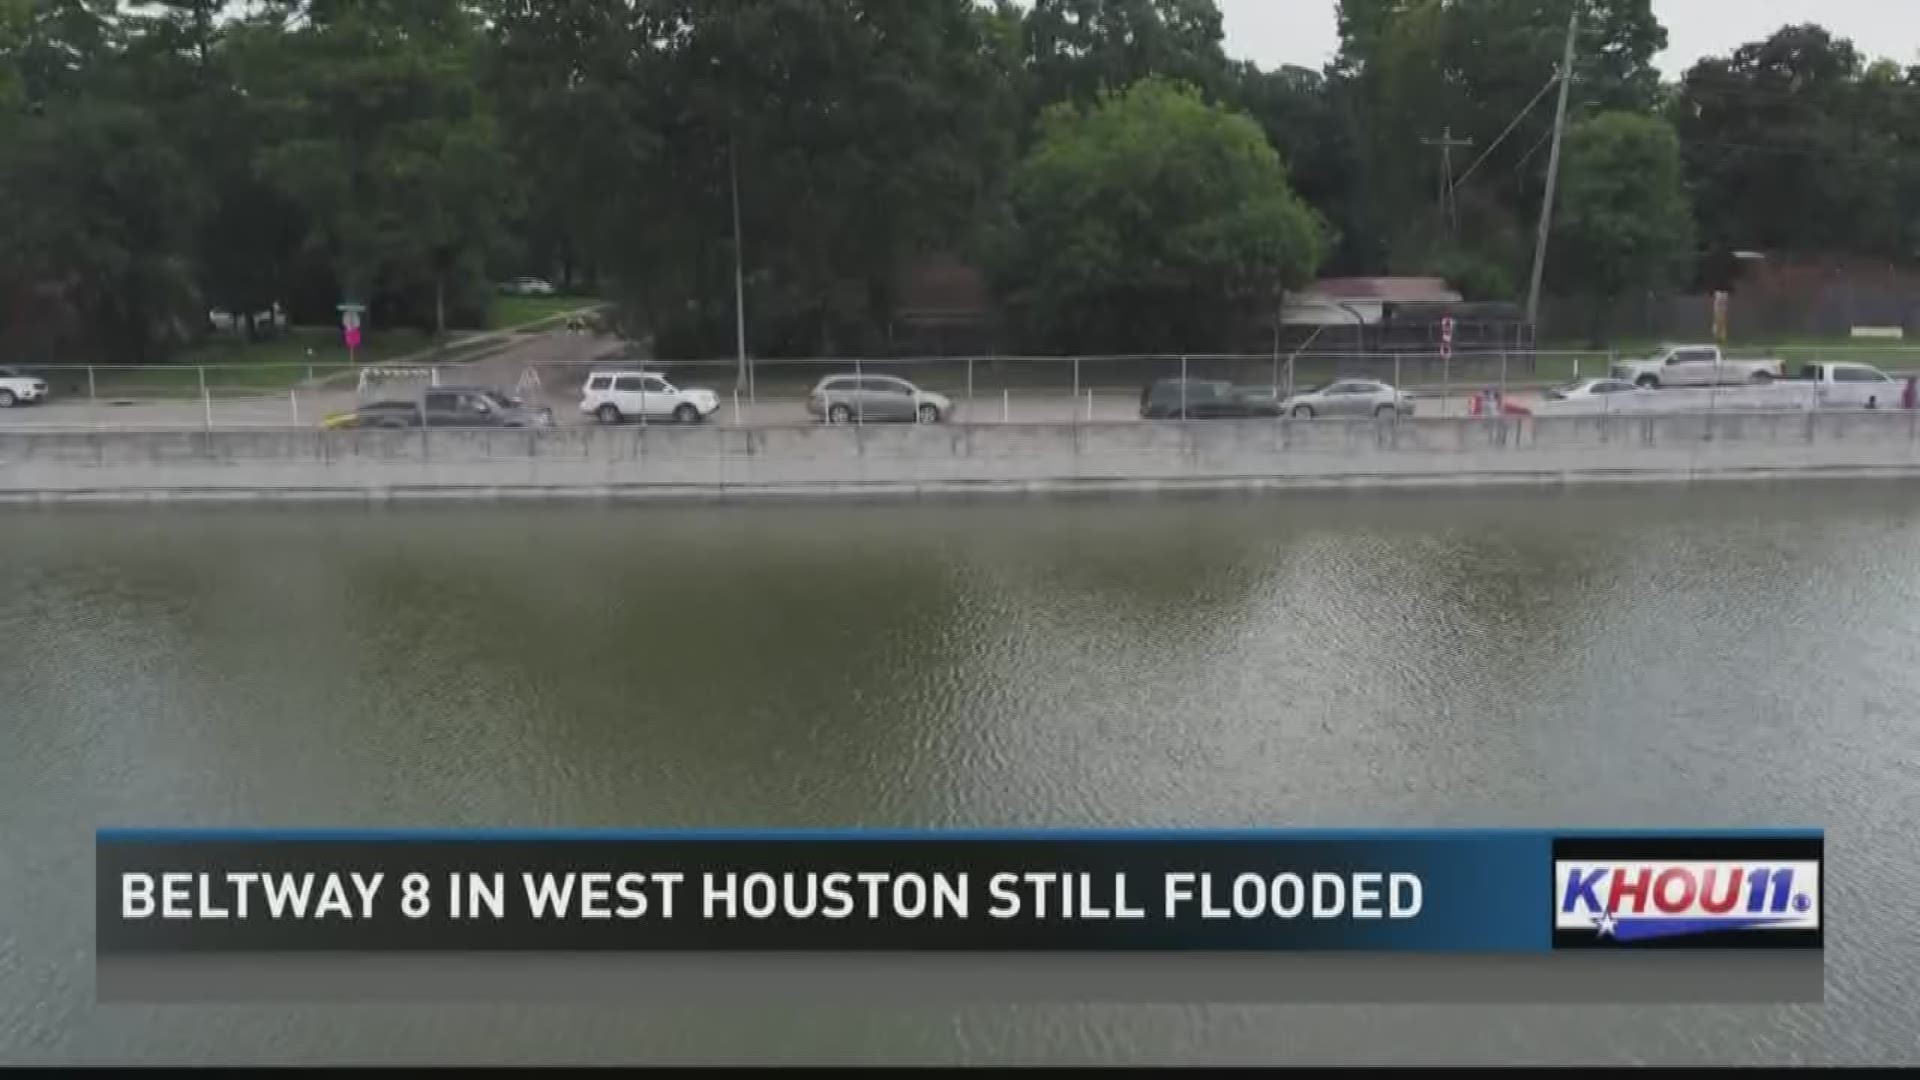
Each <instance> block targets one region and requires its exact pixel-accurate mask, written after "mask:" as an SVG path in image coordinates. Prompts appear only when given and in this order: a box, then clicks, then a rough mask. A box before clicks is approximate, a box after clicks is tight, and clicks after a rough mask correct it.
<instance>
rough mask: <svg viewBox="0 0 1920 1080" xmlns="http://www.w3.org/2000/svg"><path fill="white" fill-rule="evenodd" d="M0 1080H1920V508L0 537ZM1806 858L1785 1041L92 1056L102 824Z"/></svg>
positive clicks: (1478, 498)
mask: <svg viewBox="0 0 1920 1080" xmlns="http://www.w3.org/2000/svg"><path fill="white" fill-rule="evenodd" d="M0 551H4V554H5V560H4V566H5V569H6V573H5V574H4V575H0V737H3V738H4V749H3V750H0V828H4V836H5V839H4V842H0V843H3V846H0V912H4V916H5V917H4V918H0V1060H7V1061H15V1062H19V1061H29V1062H62V1061H125V1060H146V1061H165V1062H185V1063H191V1062H208V1063H227V1062H231V1063H246V1062H312V1061H354V1062H371V1061H417V1062H426V1061H436V1060H447V1061H478V1060H505V1061H514V1062H538V1061H556V1062H601V1061H608V1062H612V1061H627V1060H633V1061H690V1062H699V1061H723V1060H743V1059H744V1060H750V1061H779V1060H787V1061H824V1062H838V1061H857V1062H880V1061H902V1062H1042V1063H1047V1062H1095V1061H1111V1062H1185V1061H1194V1062H1199V1061H1208V1062H1267V1061H1272V1062H1381V1063H1387V1062H1402V1061H1458V1062H1494V1061H1524V1062H1542V1063H1553V1062H1575V1061H1583V1062H1584V1061H1592V1062H1668V1061H1671V1062H1681V1063H1687V1062H1766V1061H1776V1062H1779V1061H1791V1062H1802V1061H1804V1062H1847V1063H1916V1062H1920V934H1916V933H1915V932H1914V930H1913V929H1912V927H1913V926H1914V907H1915V901H1914V900H1913V898H1914V897H1915V896H1920V710H1916V708H1915V702H1916V700H1917V698H1920V489H1916V488H1913V487H1908V486H1902V485H1896V484H1879V485H1867V486H1858V487H1812V486H1803V487H1772V488H1730V487H1722V488H1714V489H1701V490H1683V489H1677V488H1673V489H1668V488H1662V489H1647V490H1611V491H1585V492H1575V493H1565V494H1559V493H1522V494H1481V495H1465V494H1419V495H1410V494H1409V495H1403V494H1396V495H1367V496H1364V497H1361V496H1345V497H1342V496H1330V497H1289V498H1262V499H1240V498H1228V499H1178V500H1173V499H1169V500H1140V501H1112V502H1109V501H1083V502H1072V501H1068V502H1032V503H1027V502H1020V503H1006V502H1002V503H980V504H972V505H944V506H938V507H934V506H815V505H806V506H792V505H786V506H759V507H742V508H725V509H722V508H693V507H677V508H595V507H570V508H561V507H550V506H542V507H462V508H416V509H405V510H386V511H365V510H359V509H345V508H303V509H290V508H280V509H227V510H208V509H192V510H189V509H156V510H148V509H140V510H124V511H123V510H100V511H64V510H63V511H59V512H38V511H11V512H7V513H4V514H0ZM103 824H105V825H110V824H178V825H220V824H235V825H289V826H297V825H373V824H390V825H468V826H491V825H527V826H535V825H581V826H612V825H706V826H728V825H736V826H738V825H882V824H884V825H987V826H992V825H1009V826H1020V825H1272V826H1292V825H1323V826H1369V825H1475V824H1478V825H1536V826H1539V825H1624V826H1635V825H1641V826H1662V825H1705V826H1719V825H1728V826H1736V825H1753V826H1765V825H1816V826H1824V827H1825V828H1826V829H1827V830H1828V849H1829V853H1830V855H1829V857H1830V860H1831V863H1832V865H1831V867H1830V869H1829V877H1828V907H1829V910H1830V911H1831V913H1832V921H1831V930H1830V934H1829V942H1830V946H1829V953H1828V958H1827V972H1828V974H1827V994H1826V1002H1825V1004H1824V1005H1822V1006H1795V1007H1785V1006H1781V1007H1737V1008H1736V1007H1726V1008H1710V1007H1686V1008H1677V1007H1671V1006H1662V1007H1658V1008H1653V1007H1647V1008H1634V1007H1625V1006H1621V1007H1612V1008H1593V1007H1590V1006H1588V1007H1580V1008H1572V1007H1547V1006H1540V1007H1533V1008H1522V1009H1514V1008H1493V1007H1484V1006H1474V1007H1468V1006H1458V1007H1444V1006H1429V1007H1401V1006H1396V1007H1357V1006H1340V1007H1332V1006H1328V1007H1308V1006H1285V1007H1281V1006H1275V1007H1214V1006H1205V1005H1194V1006H1189V1007H1164V1008H1150V1007H1122V1006H1102V1007H1092V1006H1088V1007H1066V1006H1062V1007H1058V1008H1031V1007H1022V1008H1019V1009H1011V1008H1008V1009H996V1008H989V1007H982V1008H976V1009H966V1010H951V1011H949V1010H938V1009H918V1010H906V1009H903V1010H899V1011H893V1012H888V1011H873V1010H853V1009H846V1010H837V1009H834V1008H832V1007H829V1006H824V1005H823V1006H820V1007H818V1008H811V1009H800V1008H796V1009H793V1010H788V1011H763V1010H754V1011H748V1010H737V1011H720V1010H704V1009H703V1010H696V1009H688V1010H685V1011H681V1012H673V1013H662V1012H660V1011H657V1010H643V1009H640V1008H637V1007H635V1006H633V1005H632V1004H630V1003H622V1004H618V1005H608V1006H606V1007H604V1008H600V1009H583V1008H579V1007H575V1006H565V1007H562V1006H548V1007H540V1006H508V1005H499V1006H484V1007H483V1006H461V1007H436V1006H424V1005H423V1006H419V1007H407V1008H395V1007H390V1006H381V1007H378V1008H374V1007H368V1008H364V1009H363V1008H354V1007H340V1006H329V1007H311V1008H302V1007H293V1006H280V1005H274V1006H265V1005H263V1006H257V1007H245V1006H231V1007H188V1006H169V1007H127V1006H99V1005H96V1004H95V1003H94V1000H93V985H92V970H93V969H92V953H91V949H92V926H91V896H92V870H91V853H92V849H91V839H92V837H91V831H92V829H93V828H94V827H96V826H97V825H103Z"/></svg>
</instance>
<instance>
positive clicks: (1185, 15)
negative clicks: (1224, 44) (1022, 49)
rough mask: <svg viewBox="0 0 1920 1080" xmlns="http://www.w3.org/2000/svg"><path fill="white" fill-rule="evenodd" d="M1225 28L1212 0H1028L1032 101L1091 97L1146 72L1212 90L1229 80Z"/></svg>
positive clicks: (1037, 106)
mask: <svg viewBox="0 0 1920 1080" xmlns="http://www.w3.org/2000/svg"><path fill="white" fill-rule="evenodd" d="M1223 33H1224V32H1223V30H1222V23H1221V17H1220V9H1219V7H1218V6H1217V5H1216V4H1215V3H1214V0H1034V3H1033V7H1032V8H1031V10H1029V12H1028V13H1027V18H1026V26H1025V38H1026V49H1027V62H1028V65H1029V69H1030V71H1031V72H1032V77H1033V86H1032V89H1033V93H1034V98H1033V106H1034V108H1035V109H1036V110H1038V109H1042V108H1045V107H1046V106H1048V105H1052V104H1055V103H1057V102H1062V101H1070V102H1075V103H1078V104H1091V103H1093V102H1094V101H1096V100H1098V98H1099V96H1100V95H1101V94H1102V93H1105V92H1108V91H1116V90H1121V89H1124V88H1126V87H1127V86H1130V85H1132V84H1133V83H1134V82H1136V81H1138V80H1140V79H1143V78H1146V77H1147V76H1149V75H1163V76H1167V77H1169V78H1173V79H1178V80H1180V81H1183V82H1186V83H1189V84H1191V85H1193V86H1196V87H1199V88H1200V89H1201V90H1202V91H1203V92H1204V93H1206V94H1207V95H1209V96H1216V95H1218V94H1220V93H1222V92H1223V91H1225V90H1226V88H1227V83H1228V81H1229V66H1228V63H1227V57H1226V53H1225V52H1223V51H1222V49H1221V47H1220V42H1221V39H1222V37H1223Z"/></svg>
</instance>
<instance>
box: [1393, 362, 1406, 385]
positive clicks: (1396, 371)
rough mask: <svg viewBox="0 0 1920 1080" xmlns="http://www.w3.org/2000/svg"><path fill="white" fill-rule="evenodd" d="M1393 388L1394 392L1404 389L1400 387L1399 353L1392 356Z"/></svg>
mask: <svg viewBox="0 0 1920 1080" xmlns="http://www.w3.org/2000/svg"><path fill="white" fill-rule="evenodd" d="M1393 388H1394V390H1396V391H1399V390H1404V389H1405V387H1403V386H1401V385H1400V354H1399V353H1394V354H1393Z"/></svg>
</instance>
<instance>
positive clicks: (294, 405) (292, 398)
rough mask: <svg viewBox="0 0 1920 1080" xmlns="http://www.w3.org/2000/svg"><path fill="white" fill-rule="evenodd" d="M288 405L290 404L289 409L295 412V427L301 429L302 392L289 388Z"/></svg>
mask: <svg viewBox="0 0 1920 1080" xmlns="http://www.w3.org/2000/svg"><path fill="white" fill-rule="evenodd" d="M287 404H288V407H289V408H291V409H292V410H293V426H294V427H299V426H300V391H298V390H296V389H292V388H289V389H288V390H287Z"/></svg>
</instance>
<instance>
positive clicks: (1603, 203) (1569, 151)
mask: <svg viewBox="0 0 1920 1080" xmlns="http://www.w3.org/2000/svg"><path fill="white" fill-rule="evenodd" d="M1566 142H1567V145H1566V175H1567V183H1566V188H1565V192H1564V202H1563V203H1562V205H1561V207H1560V213H1559V216H1558V217H1557V218H1556V219H1555V221H1554V232H1555V234H1556V237H1557V239H1558V241H1559V246H1558V248H1557V249H1556V253H1555V256H1554V258H1555V264H1556V265H1557V266H1559V267H1562V268H1563V269H1562V271H1561V274H1560V279H1561V280H1562V281H1564V282H1566V283H1567V284H1568V285H1569V286H1571V287H1573V288H1574V289H1577V290H1578V291H1580V292H1582V293H1584V294H1586V295H1588V296H1589V297H1591V298H1592V299H1593V300H1594V301H1595V306H1594V310H1595V313H1596V324H1595V326H1596V328H1597V329H1604V325H1605V319H1606V316H1607V314H1608V311H1609V309H1610V307H1611V305H1612V303H1613V302H1614V301H1615V300H1616V299H1617V298H1619V297H1620V296H1621V295H1623V294H1624V293H1626V292H1627V291H1629V290H1631V289H1642V290H1647V291H1653V290H1657V289H1660V288H1663V287H1665V286H1668V285H1671V284H1672V283H1673V282H1674V280H1675V279H1676V278H1678V277H1679V276H1680V275H1681V274H1683V273H1684V272H1685V271H1686V268H1687V265H1688V262H1689V261H1690V259H1691V257H1692V255H1693V216H1692V213H1691V211H1690V209H1689V208H1688V206H1687V201H1686V195H1685V194H1684V192H1683V191H1682V190H1681V186H1680V168H1681V167H1680V140H1679V139H1678V138H1677V137H1676V136H1675V135H1674V131H1673V126H1672V125H1671V124H1668V123H1667V122H1666V121H1665V120H1662V119H1659V118H1658V117H1652V116H1645V115H1642V114H1639V113H1631V112H1605V113H1600V114H1599V115H1597V116H1593V117H1589V118H1587V119H1584V120H1581V121H1580V122H1579V123H1578V124H1575V125H1573V127H1572V128H1571V129H1570V130H1569V131H1568V132H1567V139H1566Z"/></svg>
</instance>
